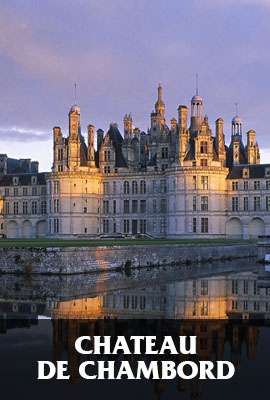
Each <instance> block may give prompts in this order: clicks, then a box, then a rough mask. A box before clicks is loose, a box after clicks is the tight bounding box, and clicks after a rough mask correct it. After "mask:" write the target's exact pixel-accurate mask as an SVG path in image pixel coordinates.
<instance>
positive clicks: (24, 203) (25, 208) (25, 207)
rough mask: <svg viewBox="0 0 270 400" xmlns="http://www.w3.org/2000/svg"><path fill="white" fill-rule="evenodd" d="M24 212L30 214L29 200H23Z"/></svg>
mask: <svg viewBox="0 0 270 400" xmlns="http://www.w3.org/2000/svg"><path fill="white" fill-rule="evenodd" d="M23 214H24V215H26V214H28V202H27V201H23Z"/></svg>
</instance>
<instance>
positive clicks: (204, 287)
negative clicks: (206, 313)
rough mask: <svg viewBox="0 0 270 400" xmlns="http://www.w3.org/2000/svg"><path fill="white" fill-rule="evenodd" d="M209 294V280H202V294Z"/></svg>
mask: <svg viewBox="0 0 270 400" xmlns="http://www.w3.org/2000/svg"><path fill="white" fill-rule="evenodd" d="M207 295H208V281H206V280H202V281H201V296H207Z"/></svg>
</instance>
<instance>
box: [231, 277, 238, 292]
mask: <svg viewBox="0 0 270 400" xmlns="http://www.w3.org/2000/svg"><path fill="white" fill-rule="evenodd" d="M232 294H238V281H237V280H236V279H233V280H232Z"/></svg>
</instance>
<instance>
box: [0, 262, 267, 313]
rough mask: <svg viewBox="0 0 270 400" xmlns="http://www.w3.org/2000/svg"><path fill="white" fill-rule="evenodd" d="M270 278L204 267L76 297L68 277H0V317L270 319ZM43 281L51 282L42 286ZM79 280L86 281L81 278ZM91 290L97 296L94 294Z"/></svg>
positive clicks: (259, 269) (257, 270)
mask: <svg viewBox="0 0 270 400" xmlns="http://www.w3.org/2000/svg"><path fill="white" fill-rule="evenodd" d="M163 278H164V277H163ZM172 278H174V279H172ZM269 278H270V272H269V271H268V270H267V269H265V267H263V266H256V265H255V266H254V265H253V267H252V268H250V266H249V267H248V268H247V269H245V268H243V267H241V268H240V267H239V268H238V267H237V266H235V268H232V266H230V268H229V269H228V267H226V266H224V270H221V269H220V267H219V270H218V272H216V273H215V266H212V267H211V269H203V273H202V270H201V269H200V268H197V269H194V271H193V273H192V274H189V275H188V274H187V272H186V271H182V274H181V272H180V273H179V270H176V271H173V270H171V271H170V274H169V275H168V279H167V281H166V279H165V278H164V279H161V280H159V281H157V280H156V281H154V282H152V283H151V281H148V282H146V281H143V280H142V279H137V278H136V277H135V278H128V279H127V278H126V277H124V278H123V279H120V278H119V277H118V278H117V279H116V278H115V277H113V278H112V279H111V280H108V281H107V282H106V284H104V285H102V288H101V289H100V288H99V289H98V290H97V289H96V286H95V285H94V286H93V282H92V283H91V285H89V293H90V295H87V289H86V287H87V285H86V287H83V289H82V293H80V292H78V291H76V296H75V295H74V290H73V289H72V288H73V287H76V288H78V286H79V285H78V282H77V281H76V282H75V283H74V282H70V281H65V279H67V278H60V281H59V282H58V281H57V284H56V281H55V279H56V278H55V277H46V278H43V277H40V278H39V281H38V282H39V283H37V278H34V279H33V280H30V281H29V280H22V278H20V277H16V276H8V277H7V276H4V277H1V278H0V282H1V287H0V296H1V297H0V315H1V316H2V319H3V318H10V317H11V318H19V317H22V318H24V317H25V318H28V319H29V318H30V319H35V318H37V316H38V315H45V316H47V317H52V318H63V319H69V318H71V319H99V318H101V319H103V318H112V319H114V318H117V319H128V318H132V319H134V318H135V319H194V320H197V319H199V320H201V319H203V320H207V319H233V318H235V319H264V320H268V319H269V318H270V279H269ZM43 279H46V280H47V281H46V282H44V283H43V282H42V280H43ZM57 279H59V278H57ZM71 279H73V278H71ZM76 279H77V280H78V279H81V280H82V281H85V279H86V278H85V276H83V275H81V276H79V278H78V277H77V278H76ZM71 283H72V284H71ZM116 283H117V284H116ZM120 283H121V284H120ZM61 285H62V287H61ZM65 285H66V289H65V290H64V295H63V287H64V286H65ZM44 286H45V287H46V290H44ZM59 287H61V290H62V291H60V290H58V288H59ZM92 287H94V288H95V291H93V290H92V291H91V290H90V289H91V288H92ZM68 288H69V289H68Z"/></svg>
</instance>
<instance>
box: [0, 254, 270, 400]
mask: <svg viewBox="0 0 270 400" xmlns="http://www.w3.org/2000/svg"><path fill="white" fill-rule="evenodd" d="M0 315H1V320H0V329H1V335H0V354H1V357H2V359H3V360H4V362H3V363H1V365H0V374H1V376H2V377H3V382H5V383H6V384H10V383H12V379H13V378H10V377H11V376H13V377H14V374H15V375H16V381H17V382H18V383H20V384H24V383H31V382H36V360H39V359H48V360H50V359H51V360H59V359H68V360H69V362H70V365H71V367H70V368H71V380H70V383H81V382H80V378H79V376H78V374H77V369H78V368H77V367H78V364H79V362H80V358H78V356H77V355H76V354H75V352H74V341H75V339H76V337H78V336H80V335H87V334H88V335H110V336H112V337H116V335H126V336H130V335H156V336H157V337H163V336H165V335H171V336H177V335H196V336H197V343H198V359H201V360H231V361H232V362H233V363H234V365H235V366H236V371H237V372H236V376H235V378H234V379H232V380H231V381H230V382H226V384H223V383H220V384H218V385H215V384H213V383H212V382H211V383H206V382H202V381H197V380H192V382H188V381H185V382H184V381H172V382H161V381H142V382H140V383H136V385H135V386H134V390H136V392H138V393H141V397H142V398H146V397H145V396H147V398H160V396H161V398H164V399H169V398H174V396H175V398H177V397H178V396H180V395H181V396H183V397H181V398H186V399H188V398H192V399H193V398H207V399H209V398H216V396H217V395H218V396H219V397H221V398H225V397H226V398H227V397H228V396H231V397H232V394H233V396H234V397H233V398H236V397H235V396H236V393H237V391H238V390H239V389H238V387H237V386H238V385H240V383H239V382H242V385H241V387H242V388H243V387H245V398H247V399H249V398H250V399H253V398H254V397H255V393H256V386H257V385H258V384H259V385H260V386H261V387H263V386H264V385H266V382H267V377H266V371H268V369H267V367H264V368H261V366H262V365H266V363H268V361H269V356H270V350H269V342H270V270H269V269H268V267H266V266H264V265H259V264H256V263H255V262H254V260H248V259H244V260H237V261H235V260H234V261H227V262H215V263H208V264H207V263H204V264H201V265H182V266H180V267H179V266H178V267H169V266H160V267H159V268H152V267H149V268H148V269H135V270H131V271H129V272H128V273H127V272H125V271H122V272H117V271H107V272H103V273H97V274H94V273H93V274H88V275H71V276H44V275H43V276H42V275H30V276H22V275H9V274H5V275H2V276H0ZM14 365H16V367H14ZM260 368H261V369H260ZM259 371H264V373H263V374H264V375H263V374H261V373H260V372H259ZM249 377H250V379H249ZM91 385H93V386H91V387H92V388H93V387H95V389H97V390H99V391H100V393H101V396H102V393H103V390H105V387H106V383H102V384H101V383H100V382H97V381H96V382H91ZM110 385H111V386H110V390H111V391H112V395H115V396H118V395H120V396H121V393H122V392H121V391H123V390H124V389H123V387H124V386H121V387H120V386H119V385H117V384H116V383H114V384H112V383H111V384H110ZM132 385H134V383H132ZM47 387H49V388H50V385H49V386H47V385H46V388H47ZM77 387H78V388H79V389H78V393H79V392H80V391H82V390H83V387H85V386H84V385H80V386H77ZM206 387H207V390H206ZM221 387H222V394H220V389H221ZM107 389H108V387H107ZM12 390H16V388H12ZM63 390H64V391H65V390H67V389H65V388H64V389H63ZM242 390H243V389H242ZM63 393H64V392H63ZM206 393H207V397H206ZM238 395H239V396H240V395H243V392H241V394H240V393H238ZM132 396H133V394H131V395H130V398H133V397H132ZM101 398H102V397H101Z"/></svg>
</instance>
